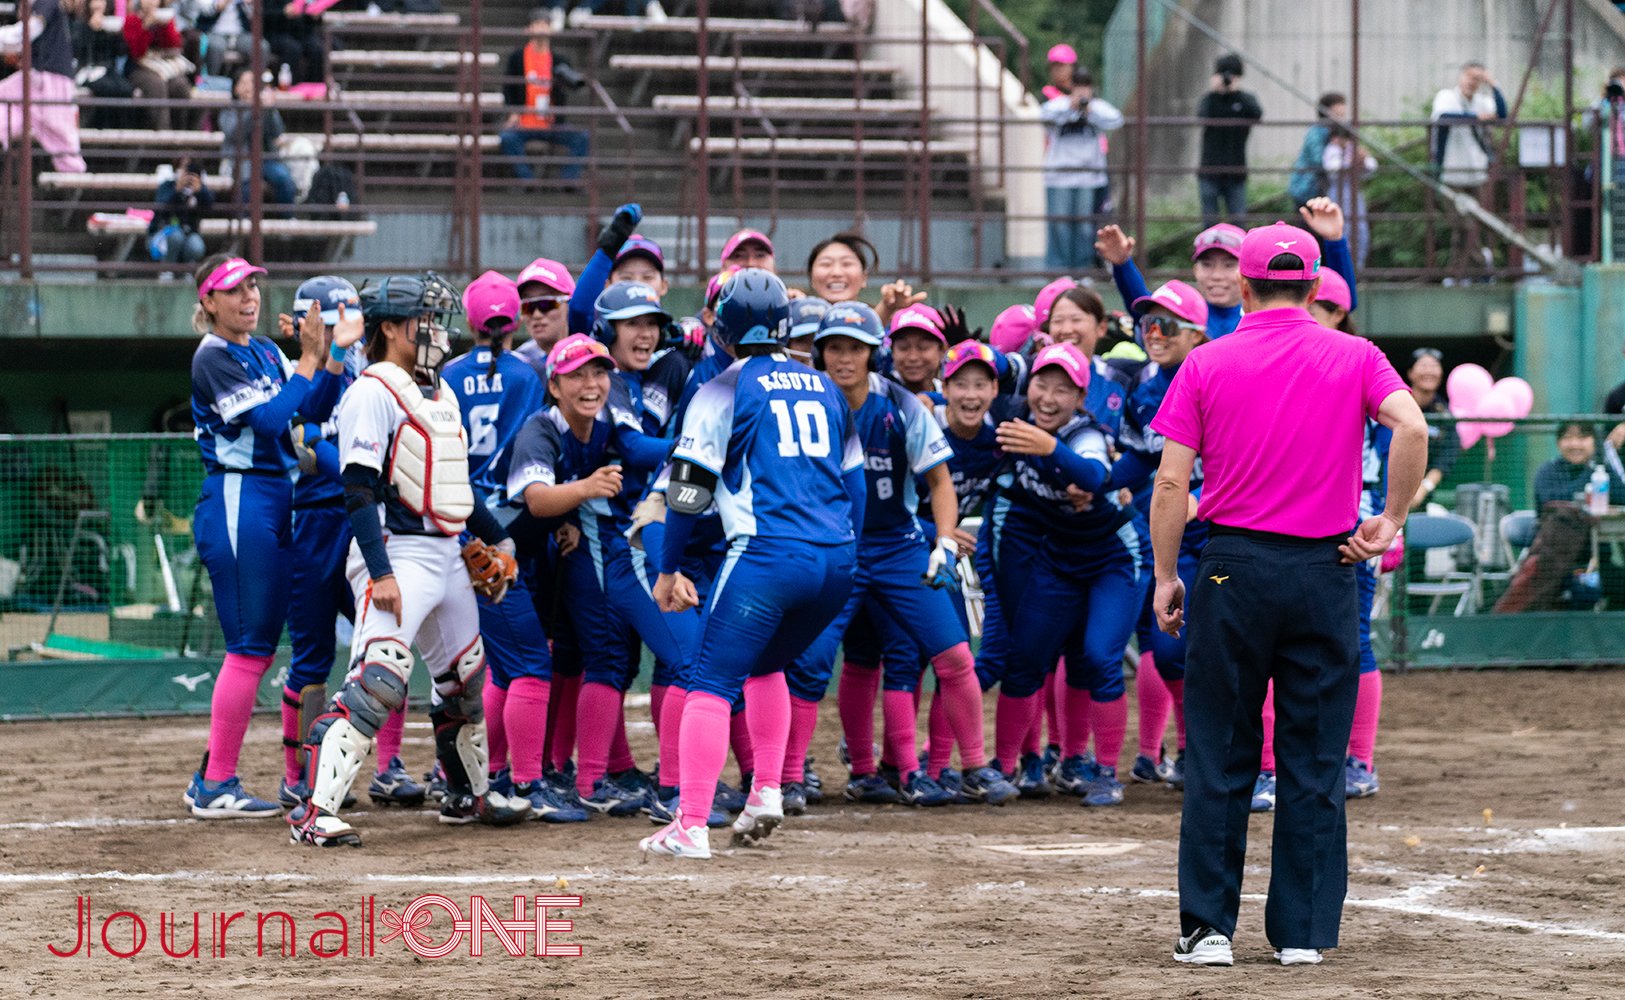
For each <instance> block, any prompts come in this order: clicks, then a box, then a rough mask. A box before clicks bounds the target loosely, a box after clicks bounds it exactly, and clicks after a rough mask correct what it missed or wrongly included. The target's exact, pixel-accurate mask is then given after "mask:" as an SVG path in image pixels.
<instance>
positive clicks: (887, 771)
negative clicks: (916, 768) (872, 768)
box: [877, 761, 903, 792]
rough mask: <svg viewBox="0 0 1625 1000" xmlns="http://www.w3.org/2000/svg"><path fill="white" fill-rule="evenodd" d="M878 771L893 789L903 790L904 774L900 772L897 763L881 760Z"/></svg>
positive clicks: (881, 777)
mask: <svg viewBox="0 0 1625 1000" xmlns="http://www.w3.org/2000/svg"><path fill="white" fill-rule="evenodd" d="M877 773H878V774H879V775H880V780H882V781H884V782H885V783H886V784H888V785H890V786H891V787H892V791H894V792H898V791H902V789H903V776H902V775H901V774H900V773H898V771H897V765H895V764H888V763H886V762H885V761H881V762H880V770H879V771H878V772H877Z"/></svg>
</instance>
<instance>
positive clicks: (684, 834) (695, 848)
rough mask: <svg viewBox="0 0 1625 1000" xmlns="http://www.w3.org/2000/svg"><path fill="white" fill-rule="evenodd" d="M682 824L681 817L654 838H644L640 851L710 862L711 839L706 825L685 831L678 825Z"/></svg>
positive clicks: (639, 845) (664, 827)
mask: <svg viewBox="0 0 1625 1000" xmlns="http://www.w3.org/2000/svg"><path fill="white" fill-rule="evenodd" d="M680 822H682V817H681V816H679V817H678V818H677V819H675V820H673V821H672V822H670V823H667V824H666V825H665V826H663V827H661V828H660V830H659V832H658V833H655V834H654V835H653V836H649V837H644V838H643V839H642V840H640V841H638V850H640V851H642V852H643V853H644V854H669V855H671V856H672V857H674V858H698V859H699V860H701V861H708V860H710V858H711V837H710V835H709V834H708V833H706V830H705V824H704V823H701V824H700V825H699V826H691V827H688V828H687V829H684V828H683V827H681V826H678V825H677V824H678V823H680Z"/></svg>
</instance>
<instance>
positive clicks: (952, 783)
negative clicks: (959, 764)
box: [937, 767, 970, 806]
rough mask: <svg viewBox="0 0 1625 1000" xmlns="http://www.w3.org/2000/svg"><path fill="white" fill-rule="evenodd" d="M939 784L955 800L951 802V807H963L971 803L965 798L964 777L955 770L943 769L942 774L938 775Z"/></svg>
mask: <svg viewBox="0 0 1625 1000" xmlns="http://www.w3.org/2000/svg"><path fill="white" fill-rule="evenodd" d="M937 784H939V785H941V786H942V787H943V788H945V789H946V790H947V791H948V793H949V794H950V795H952V796H953V798H952V799H950V800H949V804H950V805H956V806H962V805H964V804H966V803H967V802H969V801H970V799H968V798H966V797H965V779H964V777H963V776H962V775H961V774H960V773H959V772H958V771H956V770H954V769H953V768H951V767H945V768H943V769H942V773H941V774H939V775H937Z"/></svg>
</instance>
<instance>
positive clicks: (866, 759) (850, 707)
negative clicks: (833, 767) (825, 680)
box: [835, 661, 880, 774]
mask: <svg viewBox="0 0 1625 1000" xmlns="http://www.w3.org/2000/svg"><path fill="white" fill-rule="evenodd" d="M879 693H880V668H879V667H864V666H859V665H858V664H856V663H852V662H851V661H847V662H846V663H843V664H841V681H840V684H839V686H837V687H836V689H835V701H836V705H837V706H838V707H839V709H840V712H841V731H842V732H843V733H845V734H846V752H847V755H848V756H850V757H851V758H852V773H853V774H873V773H874V772H875V696H876V695H877V694H879Z"/></svg>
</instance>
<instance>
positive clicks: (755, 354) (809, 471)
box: [640, 268, 864, 858]
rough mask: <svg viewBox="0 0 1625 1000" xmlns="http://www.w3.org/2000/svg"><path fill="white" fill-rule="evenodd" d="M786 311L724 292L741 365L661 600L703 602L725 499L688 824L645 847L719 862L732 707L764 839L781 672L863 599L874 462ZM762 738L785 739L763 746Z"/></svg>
mask: <svg viewBox="0 0 1625 1000" xmlns="http://www.w3.org/2000/svg"><path fill="white" fill-rule="evenodd" d="M789 315H790V308H789V296H788V294H787V293H786V292H785V289H784V284H783V283H782V282H780V281H779V279H778V278H776V277H774V276H773V275H772V274H770V273H768V272H766V271H763V270H760V269H757V268H747V269H745V270H742V271H740V272H739V273H738V274H736V275H734V276H733V277H732V278H730V279H729V280H728V282H727V284H726V285H724V286H723V290H722V295H721V298H720V299H719V301H718V303H717V321H716V325H715V328H714V331H713V336H714V337H715V339H716V340H717V342H718V343H719V344H720V345H721V346H722V347H723V349H724V350H726V351H727V352H728V353H730V354H732V355H733V356H734V357H735V358H737V359H738V360H736V361H735V362H734V363H733V364H732V365H730V366H729V367H728V369H727V370H726V371H724V372H723V373H722V374H720V375H718V376H717V377H716V378H714V379H712V380H711V381H709V382H707V383H706V384H705V385H704V386H703V387H701V388H700V390H699V391H698V392H697V393H696V394H695V396H694V399H693V402H692V403H691V405H690V406H689V409H688V412H687V413H686V414H685V415H684V418H683V427H682V432H681V435H680V438H679V441H678V444H677V449H676V451H675V453H674V454H673V466H672V473H671V483H670V486H669V488H668V490H667V504H668V506H669V513H668V514H667V517H666V531H665V538H664V545H663V550H662V552H661V554H660V560H661V562H660V570H661V574H660V578H659V580H658V581H657V583H656V585H655V597H656V599H657V600H659V601H660V603H661V607H662V609H663V610H667V611H671V610H678V609H681V608H683V607H686V606H688V605H689V604H691V603H693V601H694V596H693V595H694V590H693V585H692V584H691V583H690V582H689V581H688V580H687V579H686V578H685V577H683V575H682V574H681V573H679V572H677V569H678V565H679V563H680V562H681V560H682V555H683V549H684V546H685V545H686V544H687V542H688V538H689V533H690V531H691V530H692V529H693V526H694V521H695V519H696V518H697V517H698V516H699V515H700V514H702V513H704V512H705V511H706V510H707V509H709V508H710V507H711V504H712V502H713V500H714V501H715V503H716V506H717V508H718V510H719V512H720V513H721V516H722V524H723V530H724V532H725V533H726V535H727V537H728V539H729V548H728V555H727V558H726V560H725V561H724V563H723V565H722V569H721V570H720V571H719V572H718V573H717V578H716V582H715V583H714V584H713V585H712V588H711V595H710V600H709V604H708V606H707V608H706V615H705V623H704V625H703V627H702V634H701V638H700V647H699V655H698V657H697V659H696V662H695V665H694V668H693V670H692V671H691V676H690V677H689V678H688V691H689V694H688V698H687V701H686V702H685V704H684V707H683V721H682V727H681V735H680V738H679V748H678V766H679V770H680V780H679V786H680V787H679V803H680V804H679V807H678V815H677V818H676V820H674V821H673V822H672V823H671V824H670V825H668V826H666V827H665V828H663V829H661V830H660V832H659V833H656V834H655V835H654V836H652V837H649V838H647V839H645V840H644V841H643V842H642V844H641V845H640V846H641V847H642V848H643V849H644V850H646V851H651V850H652V851H654V852H656V853H660V854H675V855H678V856H681V857H694V858H709V857H710V856H711V848H710V844H709V842H708V840H707V835H706V829H705V820H706V816H707V814H708V813H709V811H710V808H711V799H712V795H713V793H714V792H715V790H716V786H717V778H718V777H719V776H720V775H721V773H722V766H723V763H724V761H725V759H726V757H727V753H728V716H729V708H730V706H731V705H732V704H733V702H734V699H735V698H737V697H738V696H739V693H740V691H741V689H743V690H744V692H745V712H746V716H747V719H748V720H749V722H750V729H751V733H752V737H753V739H755V751H756V755H755V756H756V772H755V773H756V779H755V783H754V788H753V789H752V791H751V796H750V800H749V804H748V805H747V806H746V809H745V812H744V813H742V814H741V815H740V818H739V821H738V822H737V823H735V825H734V829H735V831H736V832H737V833H739V834H742V835H745V836H751V837H761V836H765V835H766V834H768V833H770V832H771V831H772V829H773V827H774V826H776V825H777V823H778V822H779V820H781V819H782V818H783V815H784V814H783V810H782V792H781V789H780V781H779V778H780V774H781V773H782V771H783V764H784V746H785V739H786V738H787V736H788V733H789V723H790V691H789V688H788V686H787V685H786V683H785V678H784V669H785V667H786V666H787V665H788V664H789V663H790V662H791V661H792V660H793V659H794V658H795V657H796V656H797V655H799V654H800V653H801V652H802V650H804V649H806V648H807V646H808V645H809V644H810V643H811V642H812V641H813V640H814V639H816V638H817V637H818V634H819V633H820V632H822V631H823V630H824V628H825V627H826V626H827V625H828V624H829V623H830V621H831V620H832V619H833V618H834V617H835V615H836V614H837V613H839V612H840V610H841V608H842V606H843V605H844V604H845V603H846V599H847V595H848V594H849V593H850V592H851V589H852V574H853V565H854V560H855V558H856V556H855V549H854V544H853V543H854V541H855V535H854V532H853V525H854V524H862V523H863V506H864V478H863V448H862V445H861V443H860V442H859V440H858V435H857V427H856V425H855V424H854V423H853V420H852V414H851V411H850V409H849V408H848V406H847V402H846V398H845V396H844V395H843V394H842V393H841V391H840V390H839V389H838V388H836V387H835V385H834V384H833V383H832V382H831V381H830V379H829V377H828V376H826V375H824V374H822V373H820V372H815V371H813V370H812V369H810V368H808V367H806V366H805V365H802V364H799V363H797V362H794V361H791V360H790V359H789V357H788V356H786V355H785V354H784V353H783V350H784V342H785V337H786V335H787V334H788V330H789ZM759 734H774V737H775V738H776V742H775V739H763V738H762V737H761V735H759Z"/></svg>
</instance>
